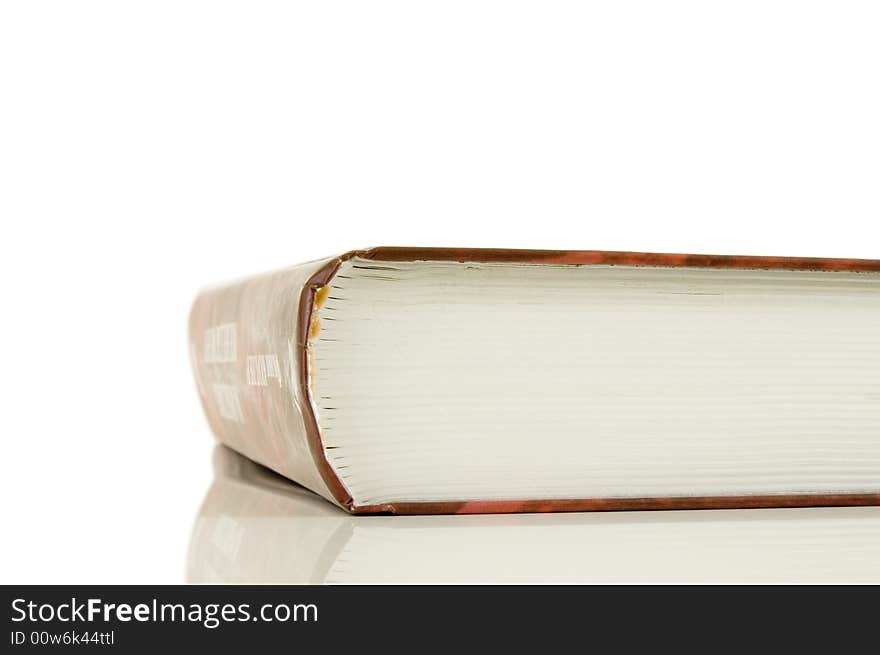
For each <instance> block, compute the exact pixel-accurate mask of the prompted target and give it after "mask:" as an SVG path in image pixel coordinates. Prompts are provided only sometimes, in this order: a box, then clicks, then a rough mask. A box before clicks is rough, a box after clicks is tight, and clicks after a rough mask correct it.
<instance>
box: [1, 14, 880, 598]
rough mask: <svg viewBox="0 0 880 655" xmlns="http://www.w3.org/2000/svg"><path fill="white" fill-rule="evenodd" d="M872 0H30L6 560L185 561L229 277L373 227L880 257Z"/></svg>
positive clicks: (8, 386)
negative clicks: (213, 351) (199, 325)
mask: <svg viewBox="0 0 880 655" xmlns="http://www.w3.org/2000/svg"><path fill="white" fill-rule="evenodd" d="M878 34H880V8H878V6H877V4H876V3H871V2H862V3H860V2H839V1H837V2H831V1H829V2H806V1H803V0H801V1H794V2H779V1H772V0H761V1H758V2H743V1H739V2H699V1H695V2H632V1H630V2H627V1H620V0H618V1H615V2H596V3H589V2H571V3H566V2H537V1H536V2H511V1H509V0H508V1H504V2H480V1H476V0H468V1H465V2H454V1H450V0H447V1H446V2H412V1H403V2H313V3H296V2H277V3H275V2H258V1H249V2H218V1H212V2H186V1H181V0H175V1H173V2H160V1H154V2H150V3H127V2H115V1H114V2H87V1H83V2H39V3H37V2H26V1H23V2H15V1H9V2H4V3H3V4H2V5H0V220H2V232H0V234H2V237H0V244H2V245H0V247H2V257H0V266H2V271H0V273H2V278H0V279H2V285H3V286H2V303H0V321H2V322H0V325H2V327H0V329H2V339H0V344H2V346H0V347H2V353H0V354H2V360H0V361H2V375H0V392H2V395H0V397H2V415H0V426H2V463H3V473H2V475H0V485H2V486H0V502H2V510H3V525H4V530H3V532H4V533H5V534H4V537H3V538H2V540H0V544H2V545H0V548H2V557H0V581H2V582H4V583H12V582H179V581H181V580H182V579H183V569H184V560H185V555H186V548H187V542H188V539H189V534H190V528H191V525H192V521H193V518H194V516H195V513H196V510H197V508H198V505H199V502H200V500H201V498H202V496H203V495H204V493H205V491H206V489H207V487H208V484H209V482H210V480H211V469H210V451H211V446H212V441H211V437H210V434H209V431H208V429H207V427H206V423H205V421H204V419H203V417H202V413H201V409H200V406H199V404H198V401H197V396H196V393H195V391H194V386H193V383H192V380H191V376H190V371H189V361H188V356H187V350H186V318H187V312H188V309H189V304H190V302H191V300H192V299H193V297H194V295H195V293H196V291H197V290H198V288H199V287H200V286H202V285H204V284H207V283H212V282H216V281H219V280H223V279H227V278H230V277H236V276H239V275H244V274H249V273H254V272H257V271H261V270H264V269H271V268H274V267H280V266H284V265H287V264H292V263H297V262H298V261H302V260H306V259H312V258H316V257H319V256H324V255H329V254H334V253H338V252H341V251H344V250H347V249H351V248H357V247H367V246H374V245H443V246H499V247H505V246H507V247H527V248H528V247H530V248H565V249H571V248H583V249H611V250H649V251H661V252H662V251H672V252H681V251H685V252H700V253H733V254H772V255H816V256H840V257H867V258H877V257H880V241H878V231H877V228H876V225H877V221H878V218H880V185H878V181H880V120H878V117H880V84H878V79H880V39H878Z"/></svg>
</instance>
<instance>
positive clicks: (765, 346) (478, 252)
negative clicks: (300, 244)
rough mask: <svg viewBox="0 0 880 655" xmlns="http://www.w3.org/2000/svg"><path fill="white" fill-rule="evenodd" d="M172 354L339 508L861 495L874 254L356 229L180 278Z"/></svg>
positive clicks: (873, 473) (263, 448)
mask: <svg viewBox="0 0 880 655" xmlns="http://www.w3.org/2000/svg"><path fill="white" fill-rule="evenodd" d="M190 352H191V357H192V360H193V368H194V372H195V378H196V384H197V387H198V391H199V395H200V397H201V400H202V404H203V406H204V409H205V413H206V415H207V417H208V421H209V423H210V426H211V428H212V430H213V432H214V434H215V435H216V437H217V438H218V439H219V440H220V441H221V442H222V443H224V444H226V445H228V446H229V447H231V448H232V449H234V450H237V451H238V452H240V453H242V454H244V455H246V456H247V457H249V458H250V459H253V460H255V461H256V462H259V463H261V464H263V465H265V466H267V467H268V468H271V469H273V470H274V471H276V472H278V473H280V474H282V475H284V476H286V477H287V478H290V479H292V480H294V481H296V482H298V483H300V484H301V485H303V486H305V487H307V488H309V489H311V490H312V491H315V492H317V493H318V494H320V495H322V496H324V497H325V498H327V499H328V500H330V501H331V502H334V503H336V504H337V505H339V506H341V507H343V508H345V509H347V510H348V511H350V512H353V513H360V514H368V513H391V514H422V513H425V514H428V513H495V512H542V511H583V510H619V509H675V508H747V507H774V506H779V507H784V506H814V505H816V506H818V505H876V504H880V261H874V260H854V259H818V258H790V257H745V256H720V255H719V256H716V255H675V254H652V253H628V252H599V251H537V250H536V251H528V250H483V249H439V248H438V249H434V248H387V247H386V248H373V249H369V250H359V251H354V252H349V253H346V254H344V255H341V256H338V257H332V258H327V259H322V260H318V261H313V262H309V263H306V264H302V265H300V266H295V267H292V268H289V269H286V270H282V271H277V272H274V273H268V274H264V275H259V276H255V277H252V278H249V279H246V280H242V281H238V282H234V283H230V284H227V285H222V286H217V287H214V288H210V289H207V290H205V291H203V292H202V293H201V294H200V295H199V296H198V298H197V299H196V301H195V303H194V305H193V309H192V312H191V315H190Z"/></svg>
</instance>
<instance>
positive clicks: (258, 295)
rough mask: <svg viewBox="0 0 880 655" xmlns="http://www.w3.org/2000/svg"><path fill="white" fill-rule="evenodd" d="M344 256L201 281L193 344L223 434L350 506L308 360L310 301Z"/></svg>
mask: <svg viewBox="0 0 880 655" xmlns="http://www.w3.org/2000/svg"><path fill="white" fill-rule="evenodd" d="M337 266H338V259H324V260H319V261H314V262H309V263H307V264H302V265H299V266H294V267H291V268H287V269H284V270H281V271H278V272H273V273H268V274H265V275H260V276H256V277H252V278H248V279H246V280H242V281H239V282H235V283H231V284H228V285H223V286H217V287H212V288H209V289H206V290H204V291H202V292H201V293H200V294H199V295H198V297H197V298H196V300H195V302H194V303H193V307H192V310H191V312H190V320H189V349H190V357H191V360H192V367H193V372H194V375H195V381H196V387H197V389H198V392H199V396H200V398H201V401H202V406H203V408H204V410H205V415H206V416H207V419H208V423H209V425H210V426H211V430H212V431H213V433H214V435H215V436H216V437H217V439H218V440H219V441H220V442H222V443H224V444H226V445H227V446H229V447H230V448H232V449H234V450H236V451H238V452H240V453H242V454H244V455H245V456H247V457H249V458H250V459H252V460H254V461H256V462H259V463H260V464H263V465H264V466H266V467H268V468H270V469H272V470H274V471H276V472H278V473H280V474H281V475H284V476H285V477H288V478H290V479H291V480H294V481H296V482H298V483H299V484H301V485H303V486H304V487H307V488H309V489H311V490H312V491H314V492H316V493H319V494H321V495H322V496H324V497H325V498H327V499H328V500H330V501H332V502H334V503H336V504H338V505H341V506H344V507H347V506H348V505H349V504H350V502H351V501H350V497H349V496H348V494H347V492H346V491H345V489H344V487H343V485H342V484H341V482H340V481H339V480H338V478H337V477H336V476H335V474H334V473H333V471H332V470H331V469H330V467H329V465H327V461H326V457H325V455H324V451H323V446H322V445H321V442H320V437H319V435H318V432H317V426H316V425H315V418H314V411H313V408H312V405H311V398H310V396H309V379H308V375H309V373H308V370H307V369H308V338H309V330H310V328H311V325H310V323H311V321H312V309H313V306H314V303H315V302H317V301H318V300H319V295H320V294H319V291H320V288H321V287H322V284H326V281H324V279H325V278H327V279H329V277H331V276H332V273H333V272H334V271H335V270H336V267H337Z"/></svg>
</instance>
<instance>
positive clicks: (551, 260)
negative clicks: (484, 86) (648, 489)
mask: <svg viewBox="0 0 880 655" xmlns="http://www.w3.org/2000/svg"><path fill="white" fill-rule="evenodd" d="M350 260H356V261H363V262H373V263H375V266H373V267H372V268H373V269H376V271H378V272H381V270H382V268H383V266H382V265H383V264H387V265H388V266H387V268H393V266H391V265H392V264H393V263H395V262H396V263H414V262H437V263H460V264H465V265H466V264H470V263H473V264H516V265H520V264H522V265H530V266H556V267H578V268H580V267H609V266H611V267H651V268H659V269H712V270H755V271H823V272H850V273H880V261H876V260H857V259H829V258H800V257H753V256H729V255H685V254H657V253H636V252H603V251H549V250H501V249H498V250H496V249H463V248H398V247H380V248H371V249H366V250H358V251H352V252H348V253H345V254H343V255H340V256H337V257H330V258H326V259H321V260H316V261H312V262H308V263H305V264H302V265H299V266H294V267H292V268H288V269H285V270H281V271H277V272H273V273H268V274H264V275H260V276H255V277H252V278H248V279H245V280H241V281H237V282H233V283H230V284H226V285H222V286H217V287H213V288H209V289H206V290H204V291H203V292H202V293H200V294H199V296H198V297H197V299H196V301H195V303H194V305H193V308H192V311H191V315H190V321H189V345H190V354H191V358H192V364H193V369H194V374H195V379H196V385H197V388H198V392H199V395H200V398H201V401H202V404H203V407H204V411H205V414H206V416H207V419H208V422H209V424H210V427H211V429H212V431H213V432H214V434H215V435H216V437H217V439H218V440H219V441H221V442H222V443H224V444H226V445H228V446H229V447H231V448H233V449H234V450H237V451H239V452H240V453H242V454H244V455H246V456H247V457H249V458H251V459H253V460H254V461H256V462H259V463H261V464H263V465H265V466H267V467H269V468H271V469H273V470H275V471H277V472H278V473H280V474H282V475H284V476H285V477H287V478H289V479H291V480H294V481H296V482H298V483H299V484H301V485H303V486H305V487H307V488H309V489H311V490H312V491H314V492H316V493H318V494H320V495H322V496H324V497H325V498H327V499H328V500H330V501H332V502H334V503H336V504H337V505H339V506H340V507H343V508H345V509H346V510H348V511H350V512H352V513H357V514H370V513H391V514H435V513H450V514H451V513H504V512H550V511H590V510H630V509H685V508H748V507H796V506H829V505H877V504H880V477H876V478H875V483H876V484H875V485H874V487H873V488H870V489H860V491H858V492H852V491H847V490H845V491H841V492H835V491H831V490H830V491H829V492H827V493H826V492H822V493H816V492H808V493H805V492H802V491H800V490H798V489H793V490H792V491H791V492H787V491H785V490H783V491H781V492H780V491H776V490H774V492H773V493H737V494H723V495H710V496H707V495H702V494H676V495H671V496H656V497H655V496H652V497H637V496H630V495H614V496H609V497H589V498H546V497H533V498H529V497H524V498H509V499H508V498H495V497H492V498H481V497H474V498H460V499H456V500H449V499H443V500H438V501H436V502H435V501H430V500H428V501H426V500H424V499H419V500H413V501H407V500H403V501H395V502H380V503H364V504H360V503H356V502H355V501H354V500H353V497H352V493H351V492H350V491H349V487H348V486H347V484H346V482H345V476H344V475H343V474H341V473H340V469H341V468H342V467H334V465H332V463H331V461H330V459H329V458H328V449H327V447H326V443H325V442H326V439H325V435H322V430H321V428H320V427H319V422H318V420H317V417H316V411H315V407H316V399H315V398H314V397H313V385H312V382H313V380H312V376H313V375H314V366H313V362H312V361H311V352H312V345H313V343H314V341H315V340H316V339H320V338H321V337H320V335H321V330H322V326H321V321H320V320H319V316H318V310H319V309H320V308H321V306H322V305H323V304H324V303H325V302H326V301H327V299H328V297H331V296H330V293H331V290H330V285H331V282H332V281H333V280H334V278H335V277H336V275H337V273H338V271H339V269H340V266H341V265H343V263H345V262H349V261H350ZM377 277H378V276H377ZM877 279H878V278H876V277H875V276H870V280H871V281H872V282H873V281H874V280H877ZM875 427H878V428H880V426H875ZM841 448H845V446H843V445H842V446H841Z"/></svg>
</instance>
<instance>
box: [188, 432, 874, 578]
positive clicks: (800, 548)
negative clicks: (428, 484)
mask: <svg viewBox="0 0 880 655" xmlns="http://www.w3.org/2000/svg"><path fill="white" fill-rule="evenodd" d="M214 461H215V478H214V481H213V483H212V485H211V487H210V489H209V490H208V493H207V496H206V498H205V500H204V503H203V505H202V507H201V509H200V511H199V514H198V517H197V518H196V521H195V525H194V528H193V533H192V537H191V542H190V548H189V553H188V562H187V580H188V581H190V582H289V583H310V582H311V583H684V582H687V583H861V582H875V583H876V582H880V507H853V508H809V509H767V510H708V511H670V512H614V513H571V514H520V515H476V516H361V517H355V516H349V515H348V514H346V513H345V512H343V511H341V510H339V509H337V508H336V507H334V506H332V505H330V504H329V503H328V502H326V501H325V500H323V499H321V498H319V497H317V496H315V495H314V494H312V493H311V492H309V491H307V490H305V489H303V488H302V487H299V486H297V485H295V484H292V483H290V482H288V481H286V480H285V479H283V478H281V477H279V476H277V475H275V474H274V473H272V472H271V471H268V470H267V469H264V468H262V467H260V466H258V465H256V464H254V463H253V462H251V461H249V460H247V459H245V458H243V457H241V456H240V455H237V454H236V453H234V452H233V451H231V450H228V449H226V448H223V447H217V449H216V450H215V452H214Z"/></svg>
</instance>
